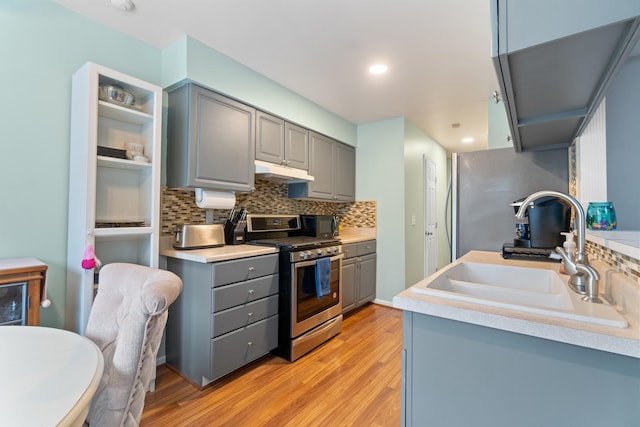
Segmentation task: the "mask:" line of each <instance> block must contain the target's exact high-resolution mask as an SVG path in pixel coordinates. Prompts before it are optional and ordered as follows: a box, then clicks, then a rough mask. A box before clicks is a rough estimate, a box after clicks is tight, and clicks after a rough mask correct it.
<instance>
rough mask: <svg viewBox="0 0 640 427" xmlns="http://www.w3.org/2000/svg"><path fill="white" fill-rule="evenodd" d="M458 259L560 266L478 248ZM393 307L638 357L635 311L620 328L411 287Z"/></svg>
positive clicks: (639, 345)
mask: <svg viewBox="0 0 640 427" xmlns="http://www.w3.org/2000/svg"><path fill="white" fill-rule="evenodd" d="M460 261H467V262H481V263H492V264H502V265H520V266H527V267H533V268H545V269H552V270H555V271H557V270H558V269H559V266H560V264H556V263H548V262H537V261H514V260H504V259H502V257H501V256H500V254H499V253H497V252H496V253H493V252H480V251H471V252H469V253H468V254H467V255H465V256H464V257H462V258H461V259H460ZM523 263H524V264H523ZM603 276H604V275H603ZM424 280H425V281H427V280H430V279H429V278H426V279H424ZM419 283H420V282H419ZM414 286H416V285H414ZM393 306H394V307H396V308H400V309H402V310H408V311H412V312H416V313H422V314H427V315H431V316H437V317H442V318H446V319H451V320H458V321H461V322H466V323H472V324H475V325H480V326H486V327H490V328H495V329H501V330H504V331H509V332H516V333H520V334H524V335H529V336H535V337H539V338H545V339H549V340H553V341H558V342H564V343H567V344H573V345H578V346H582V347H587V348H593V349H596V350H603V351H607V352H610V353H617V354H622V355H625V356H631V357H635V358H640V324H639V323H640V322H639V320H640V319H637V318H635V314H631V315H629V314H627V315H625V318H626V320H627V321H628V323H629V326H628V327H627V328H624V329H621V328H615V327H610V326H602V325H595V324H590V323H586V322H580V321H576V320H569V319H560V318H553V317H550V316H545V315H541V314H533V313H526V312H523V311H518V310H511V309H507V308H499V307H489V306H485V305H481V304H474V303H471V302H465V301H455V300H451V299H444V298H438V297H433V296H428V295H422V294H418V293H415V292H412V291H411V288H409V289H406V290H405V291H403V292H401V293H400V294H398V295H396V296H395V297H394V298H393Z"/></svg>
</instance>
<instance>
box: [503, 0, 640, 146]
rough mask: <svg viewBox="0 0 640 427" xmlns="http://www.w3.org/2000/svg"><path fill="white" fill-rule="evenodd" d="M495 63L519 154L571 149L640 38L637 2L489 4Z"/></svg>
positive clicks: (579, 0)
mask: <svg viewBox="0 0 640 427" xmlns="http://www.w3.org/2000/svg"><path fill="white" fill-rule="evenodd" d="M492 21H493V24H492V28H493V59H494V65H495V68H496V72H497V76H498V81H499V83H500V90H501V92H502V95H503V98H504V101H505V108H506V112H507V117H508V120H509V127H510V129H511V135H512V137H513V144H514V147H515V149H516V151H535V150H541V149H554V148H563V147H568V146H569V145H570V144H571V142H572V141H573V139H574V138H575V137H577V136H580V134H581V133H582V131H583V129H584V128H585V126H586V125H587V123H588V121H589V120H590V118H591V116H592V115H593V113H594V112H595V109H596V108H597V107H598V105H599V104H600V102H601V100H602V99H603V97H604V93H605V91H606V88H607V86H608V85H609V83H610V81H611V80H612V78H613V76H614V75H615V74H616V72H617V70H618V68H619V67H620V65H621V64H622V63H623V62H624V60H625V59H626V57H627V56H628V55H629V53H630V52H631V50H632V49H633V47H634V46H635V44H636V41H637V40H638V38H639V37H640V30H639V28H640V1H637V0H633V1H620V2H615V3H611V2H602V1H599V0H588V1H585V0H566V1H562V2H557V1H554V0H540V1H536V2H526V1H514V0H511V1H509V0H494V1H492Z"/></svg>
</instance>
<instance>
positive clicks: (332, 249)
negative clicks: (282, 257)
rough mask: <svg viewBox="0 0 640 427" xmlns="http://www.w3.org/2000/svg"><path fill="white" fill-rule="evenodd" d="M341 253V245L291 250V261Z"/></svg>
mask: <svg viewBox="0 0 640 427" xmlns="http://www.w3.org/2000/svg"><path fill="white" fill-rule="evenodd" d="M341 253H342V246H340V245H338V246H327V247H324V248H314V249H307V250H301V251H296V252H292V253H291V261H292V262H298V261H309V260H314V259H318V258H324V257H332V256H335V255H339V254H341Z"/></svg>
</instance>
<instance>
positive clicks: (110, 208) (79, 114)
mask: <svg viewBox="0 0 640 427" xmlns="http://www.w3.org/2000/svg"><path fill="white" fill-rule="evenodd" d="M109 84H115V85H118V86H120V87H122V88H123V89H124V90H126V91H128V92H130V93H132V94H133V95H134V97H135V102H134V104H133V105H132V106H131V107H124V106H121V105H118V104H114V103H111V102H107V101H104V100H101V99H99V96H98V92H99V87H100V86H101V85H109ZM71 104H72V106H71V146H70V165H69V173H70V175H69V224H68V246H67V308H66V317H65V328H66V329H70V330H74V331H77V332H79V333H84V330H85V327H86V324H87V320H88V318H89V312H90V310H91V305H92V303H93V297H94V292H95V283H94V282H95V277H96V275H94V270H84V269H83V268H82V266H81V263H82V258H83V254H84V250H85V248H86V247H87V245H93V247H94V250H95V253H96V256H97V258H98V259H99V260H100V261H101V262H102V264H108V263H112V262H129V263H134V264H141V265H147V266H150V267H157V266H158V249H159V248H158V245H159V232H160V158H161V155H160V147H161V145H160V140H161V117H162V89H161V88H160V87H159V86H155V85H152V84H149V83H147V82H144V81H142V80H138V79H136V78H133V77H130V76H127V75H125V74H122V73H120V72H118V71H114V70H111V69H108V68H106V67H102V66H100V65H97V64H93V63H86V64H85V65H83V66H82V67H81V68H80V69H79V70H78V71H77V72H76V73H75V74H74V75H73V80H72V99H71ZM127 142H132V143H138V144H142V145H143V147H144V155H145V156H146V157H147V158H148V159H149V162H140V161H134V160H127V159H120V158H115V157H108V156H104V155H100V156H98V146H102V147H107V148H115V149H125V148H126V147H125V144H126V143H127Z"/></svg>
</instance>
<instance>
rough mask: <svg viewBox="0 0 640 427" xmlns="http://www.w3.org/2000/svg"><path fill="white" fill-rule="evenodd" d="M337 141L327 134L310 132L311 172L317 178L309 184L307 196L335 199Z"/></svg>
mask: <svg viewBox="0 0 640 427" xmlns="http://www.w3.org/2000/svg"><path fill="white" fill-rule="evenodd" d="M335 146H336V144H335V141H333V140H332V139H329V138H327V137H326V136H323V135H319V134H317V133H315V132H310V139H309V174H310V175H311V176H313V177H314V178H315V180H314V181H313V182H310V183H309V184H307V185H308V186H309V193H308V196H307V197H310V198H317V199H327V200H333V199H334V184H335V167H334V163H333V159H334V151H335Z"/></svg>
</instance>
